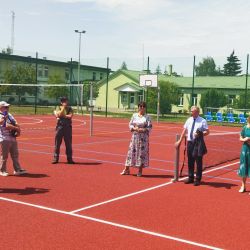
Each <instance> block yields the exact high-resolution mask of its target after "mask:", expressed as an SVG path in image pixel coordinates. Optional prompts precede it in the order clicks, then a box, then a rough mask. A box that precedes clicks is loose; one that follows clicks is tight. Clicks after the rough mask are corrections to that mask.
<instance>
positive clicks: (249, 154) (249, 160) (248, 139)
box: [238, 116, 250, 193]
mask: <svg viewBox="0 0 250 250" xmlns="http://www.w3.org/2000/svg"><path fill="white" fill-rule="evenodd" d="M240 141H241V142H243V145H242V148H241V153H240V167H239V170H238V175H239V176H240V177H242V184H241V188H240V190H239V192H240V193H244V192H245V191H246V180H247V177H250V116H249V117H248V118H247V124H246V125H245V126H244V127H243V129H242V130H241V133H240Z"/></svg>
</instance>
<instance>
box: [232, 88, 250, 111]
mask: <svg viewBox="0 0 250 250" xmlns="http://www.w3.org/2000/svg"><path fill="white" fill-rule="evenodd" d="M245 101H246V103H245ZM233 107H234V108H236V109H250V93H249V92H248V93H247V96H245V93H244V94H243V93H242V94H240V96H239V97H238V98H236V99H235V102H234V105H233Z"/></svg>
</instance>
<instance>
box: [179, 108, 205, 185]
mask: <svg viewBox="0 0 250 250" xmlns="http://www.w3.org/2000/svg"><path fill="white" fill-rule="evenodd" d="M199 113H200V109H199V107H197V106H192V107H191V117H189V118H188V119H187V121H186V122H185V124H184V129H183V131H182V133H181V136H180V139H179V140H178V141H177V142H176V144H175V146H176V147H179V146H180V145H181V142H182V140H183V138H184V136H186V134H187V156H188V179H187V180H186V181H185V184H189V183H194V185H195V186H199V185H200V182H201V178H202V159H203V156H200V155H199V156H198V155H197V156H194V155H193V151H194V139H195V138H196V137H198V133H197V131H200V132H201V133H203V136H206V135H208V134H209V129H208V125H207V121H206V120H205V119H204V118H202V117H200V116H199ZM195 162H196V167H197V170H196V178H195V181H194V164H195Z"/></svg>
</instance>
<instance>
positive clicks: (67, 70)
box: [65, 69, 69, 80]
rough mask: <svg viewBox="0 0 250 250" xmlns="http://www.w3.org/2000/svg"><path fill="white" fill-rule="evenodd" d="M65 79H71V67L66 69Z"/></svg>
mask: <svg viewBox="0 0 250 250" xmlns="http://www.w3.org/2000/svg"><path fill="white" fill-rule="evenodd" d="M65 79H66V80H69V69H65Z"/></svg>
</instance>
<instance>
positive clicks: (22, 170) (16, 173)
mask: <svg viewBox="0 0 250 250" xmlns="http://www.w3.org/2000/svg"><path fill="white" fill-rule="evenodd" d="M26 173H27V171H26V170H24V169H20V170H18V171H14V175H22V174H26Z"/></svg>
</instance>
